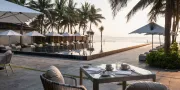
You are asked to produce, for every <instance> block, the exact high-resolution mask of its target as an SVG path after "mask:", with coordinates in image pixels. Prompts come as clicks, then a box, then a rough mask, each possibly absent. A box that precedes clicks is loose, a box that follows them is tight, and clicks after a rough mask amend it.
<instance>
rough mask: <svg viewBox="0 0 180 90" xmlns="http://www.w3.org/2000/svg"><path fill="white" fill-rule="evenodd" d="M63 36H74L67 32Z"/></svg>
mask: <svg viewBox="0 0 180 90" xmlns="http://www.w3.org/2000/svg"><path fill="white" fill-rule="evenodd" d="M62 36H65V37H68V36H73V35H72V34H69V33H68V32H65V33H63V34H62Z"/></svg>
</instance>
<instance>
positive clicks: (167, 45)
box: [164, 0, 172, 54]
mask: <svg viewBox="0 0 180 90" xmlns="http://www.w3.org/2000/svg"><path fill="white" fill-rule="evenodd" d="M171 2H172V1H171V0H166V11H165V46H164V50H165V53H166V54H167V53H169V52H170V40H171V39H170V29H171V17H172V3H171Z"/></svg>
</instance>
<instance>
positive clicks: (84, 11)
mask: <svg viewBox="0 0 180 90" xmlns="http://www.w3.org/2000/svg"><path fill="white" fill-rule="evenodd" d="M78 13H79V32H80V30H81V28H82V29H83V35H84V32H85V31H86V29H87V23H88V19H89V14H90V4H89V3H87V2H85V3H84V4H82V5H81V8H80V9H78Z"/></svg>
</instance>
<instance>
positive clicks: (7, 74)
mask: <svg viewBox="0 0 180 90" xmlns="http://www.w3.org/2000/svg"><path fill="white" fill-rule="evenodd" d="M4 68H5V70H6V74H7V76H9V75H8V72H7V68H6V65H5V64H4Z"/></svg>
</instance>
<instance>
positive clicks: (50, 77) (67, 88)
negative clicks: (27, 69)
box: [40, 66, 87, 90]
mask: <svg viewBox="0 0 180 90" xmlns="http://www.w3.org/2000/svg"><path fill="white" fill-rule="evenodd" d="M64 78H65V79H64ZM40 79H41V82H42V84H43V87H44V90H87V89H86V88H85V87H84V86H77V81H76V79H75V78H73V77H70V76H65V75H62V74H61V72H60V71H59V70H58V69H57V68H56V67H55V66H51V67H50V68H49V70H47V71H46V73H44V74H43V75H40ZM67 80H68V81H69V80H70V81H71V82H70V83H67Z"/></svg>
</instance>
